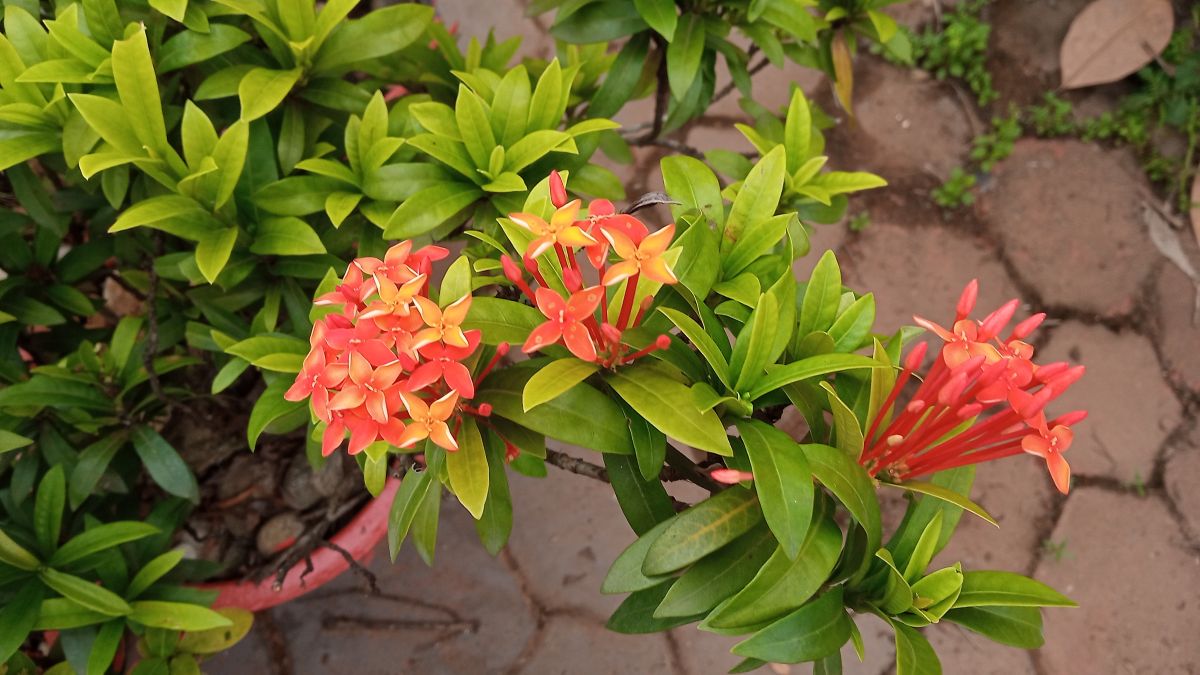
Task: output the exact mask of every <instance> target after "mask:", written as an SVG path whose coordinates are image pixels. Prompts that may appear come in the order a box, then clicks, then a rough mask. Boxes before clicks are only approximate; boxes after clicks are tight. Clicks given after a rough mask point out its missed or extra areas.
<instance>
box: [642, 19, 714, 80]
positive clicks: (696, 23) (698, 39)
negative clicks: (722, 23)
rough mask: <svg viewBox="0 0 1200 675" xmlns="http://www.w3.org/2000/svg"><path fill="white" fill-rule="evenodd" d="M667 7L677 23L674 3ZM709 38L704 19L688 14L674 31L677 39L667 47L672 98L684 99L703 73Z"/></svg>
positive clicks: (671, 39) (674, 37) (668, 76)
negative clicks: (706, 42) (703, 58)
mask: <svg viewBox="0 0 1200 675" xmlns="http://www.w3.org/2000/svg"><path fill="white" fill-rule="evenodd" d="M667 4H668V5H670V6H671V7H670V10H669V11H670V13H671V15H672V19H674V14H675V7H674V4H675V3H673V2H669V3H667ZM647 23H649V21H647ZM707 37H708V31H707V30H706V28H705V20H704V16H703V15H702V14H699V13H693V12H687V13H685V14H684V15H683V20H682V21H681V22H680V24H679V26H678V28H677V29H676V30H675V31H674V36H673V37H671V38H668V39H670V41H671V43H670V44H669V45H667V82H668V83H669V84H670V86H671V95H672V96H674V97H675V98H676V99H677V100H683V99H684V97H685V96H686V95H687V92H688V90H689V89H691V88H692V83H693V82H694V81H695V80H696V77H697V75H698V74H699V72H700V60H701V58H702V57H703V56H704V43H705V40H706V39H707Z"/></svg>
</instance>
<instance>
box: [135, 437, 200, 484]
mask: <svg viewBox="0 0 1200 675" xmlns="http://www.w3.org/2000/svg"><path fill="white" fill-rule="evenodd" d="M132 439H133V449H134V450H136V451H137V454H138V457H141V458H142V465H143V466H145V467H146V472H147V473H149V474H150V477H151V478H153V479H154V482H155V483H158V485H159V487H161V488H162V489H164V490H166V491H167V492H168V493H170V494H173V495H175V496H176V497H183V498H184V499H186V500H188V501H190V502H197V501H199V499H200V491H199V488H198V487H197V485H196V477H195V476H193V475H192V470H191V469H189V468H188V465H187V464H186V463H184V461H183V458H182V457H180V456H179V453H178V452H176V451H175V448H173V447H171V444H170V443H167V441H166V440H164V439H163V437H162V436H160V435H158V432H157V431H155V430H154V429H151V428H150V427H148V426H145V425H141V426H137V427H134V429H133V435H132Z"/></svg>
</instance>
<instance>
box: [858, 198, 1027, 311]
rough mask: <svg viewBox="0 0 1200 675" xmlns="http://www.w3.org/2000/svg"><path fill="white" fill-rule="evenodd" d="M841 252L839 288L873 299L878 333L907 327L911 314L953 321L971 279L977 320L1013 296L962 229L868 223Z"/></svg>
mask: <svg viewBox="0 0 1200 675" xmlns="http://www.w3.org/2000/svg"><path fill="white" fill-rule="evenodd" d="M843 251H844V253H843V255H842V256H841V257H839V261H840V262H841V265H842V277H843V283H845V284H846V285H847V286H849V287H850V288H853V289H855V290H857V291H861V292H866V291H871V292H873V293H874V294H875V310H876V311H875V327H876V330H878V331H880V332H884V333H890V332H892V331H895V330H896V329H897V328H899V327H900V326H901V325H909V324H912V315H913V314H919V315H921V316H924V317H926V318H928V319H930V320H933V321H937V322H939V323H945V322H947V321H951V320H953V319H954V306H955V303H957V302H958V296H959V294H960V293H962V289H963V286H965V285H966V284H967V282H968V281H970V280H971V279H973V278H978V279H979V304H978V306H977V308H976V316H977V317H982V316H984V315H985V314H986V313H987V312H990V311H992V310H993V309H995V308H996V307H999V306H1000V305H1001V304H1003V303H1004V302H1007V301H1008V300H1010V299H1012V298H1014V297H1017V295H1018V293H1017V291H1016V288H1015V287H1014V285H1013V283H1012V281H1011V280H1010V279H1009V278H1008V275H1007V274H1006V273H1005V271H1004V267H1003V266H1002V265H1001V264H1000V262H999V261H998V260H997V259H996V255H995V254H994V253H993V252H992V251H991V250H990V249H989V248H988V247H987V244H986V242H984V241H983V240H982V239H980V238H978V237H976V236H973V235H971V234H970V233H967V232H965V231H962V230H958V229H954V228H950V227H901V226H897V225H890V224H887V223H882V222H873V223H871V224H870V225H869V226H867V229H866V230H865V231H864V232H863V233H862V234H861V235H859V236H858V237H856V238H855V239H853V240H852V241H850V242H849V243H848V244H847V245H846V246H845V247H844V248H843Z"/></svg>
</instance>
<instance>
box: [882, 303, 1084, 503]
mask: <svg viewBox="0 0 1200 675" xmlns="http://www.w3.org/2000/svg"><path fill="white" fill-rule="evenodd" d="M978 293H979V284H978V282H977V281H974V280H973V281H971V283H969V284H967V286H966V288H965V289H963V292H962V296H961V297H960V298H959V301H958V307H957V316H956V317H955V320H954V325H953V327H952V328H951V329H950V330H947V329H946V328H943V327H942V326H939V325H938V324H936V323H933V322H932V321H928V320H926V319H923V318H921V317H913V319H914V320H915V321H916V322H917V323H918V324H919V325H920V326H922V327H924V328H926V329H928V330H929V331H931V332H933V333H934V334H935V335H937V336H938V337H939V338H941V339H942V341H943V343H944V344H943V345H942V349H941V353H940V354H939V355H938V358H937V359H936V360H935V361H934V363H933V365H932V366H931V367H930V369H929V372H928V373H926V374H925V376H924V378H923V380H922V382H921V385H920V387H918V388H917V391H916V393H915V394H913V396H912V398H911V399H910V400H909V402H908V403H907V404H906V405H904V406H903V407H901V408H899V409H898V410H897V414H896V415H895V417H894V418H893V419H892V420H891V421H890V423H888V422H886V421H885V419H884V418H885V415H886V412H882V411H889V410H891V408H892V406H893V405H894V404H895V403H896V400H897V398H899V396H900V393H901V391H902V390H903V388H904V385H905V384H906V383H907V382H908V380H909V378H910V377H912V375H913V373H914V371H916V369H917V368H919V367H920V365H921V363H922V362H923V361H924V359H925V353H926V350H927V343H924V342H922V343H921V344H919V345H917V346H916V348H914V349H913V350H912V352H910V353H909V354H908V356H907V357H906V358H905V360H904V367H903V369H902V370H901V372H900V376H899V377H898V378H897V380H896V385H895V387H893V388H892V391H891V394H890V395H889V396H888V398H887V400H886V401H885V402H884V405H883V406H882V407H881V408H880V410H881V412H880V414H879V415H877V416H876V418H875V420H874V421H872V423H871V427H870V429H869V431H868V432H867V437H866V445H865V448H864V450H863V453H862V456H861V457H860V459H859V463H860V464H862V465H863V466H864V467H866V469H867V472H868V473H870V474H871V475H872V476H876V475H878V474H880V473H882V474H884V475H886V476H888V477H890V478H891V479H893V480H907V479H909V478H914V477H916V476H921V475H925V474H931V473H934V472H936V471H942V470H945V469H952V468H954V467H959V466H966V465H968V464H978V463H980V462H988V461H991V460H994V459H1001V458H1003V457H1009V456H1012V455H1016V454H1020V453H1022V452H1025V453H1029V454H1031V455H1036V456H1038V457H1041V458H1042V459H1044V460H1045V462H1046V466H1047V468H1048V469H1049V470H1050V476H1051V478H1053V479H1054V485H1055V486H1056V487H1057V488H1058V489H1059V491H1061V492H1062V493H1063V494H1066V492H1067V490H1068V489H1069V488H1070V485H1071V468H1070V467H1069V466H1068V465H1067V461H1066V460H1065V459H1064V458H1063V453H1064V452H1066V450H1067V448H1069V447H1070V446H1071V441H1072V438H1073V433H1072V431H1071V426H1072V425H1074V424H1078V423H1079V422H1081V421H1083V420H1084V419H1085V418H1086V417H1087V412H1086V411H1083V410H1077V411H1074V412H1069V413H1066V414H1064V415H1060V416H1059V417H1057V418H1054V419H1052V420H1049V421H1047V419H1046V414H1045V412H1044V410H1045V408H1046V404H1048V403H1050V401H1052V400H1054V399H1055V398H1058V397H1059V396H1060V395H1061V394H1062V393H1063V392H1064V391H1066V390H1067V388H1068V387H1070V386H1071V385H1072V384H1073V383H1074V382H1075V381H1077V380H1078V379H1079V378H1080V377H1082V376H1083V373H1084V368H1083V366H1074V367H1072V366H1071V365H1070V364H1068V363H1066V362H1056V363H1049V364H1045V365H1038V364H1036V363H1034V362H1033V347H1032V346H1030V345H1029V344H1028V343H1026V342H1025V341H1024V339H1025V338H1026V337H1028V336H1029V334H1030V333H1032V332H1033V331H1034V329H1036V328H1037V327H1038V326H1039V325H1040V324H1041V323H1042V320H1043V319H1045V318H1046V315H1045V314H1035V315H1033V316H1031V317H1029V318H1028V319H1025V320H1024V321H1021V322H1019V323H1018V324H1017V325H1016V326H1015V327H1014V328H1013V330H1012V332H1011V333H1009V334H1008V336H1007V337H1005V338H1003V339H1001V338H1000V333H1001V331H1003V330H1004V328H1005V326H1007V325H1008V323H1009V322H1010V321H1011V320H1012V317H1013V314H1014V313H1015V312H1016V310H1017V306H1018V305H1019V304H1020V303H1019V302H1018V301H1017V300H1011V301H1009V302H1008V303H1006V304H1004V305H1003V306H1002V307H1000V308H999V309H997V310H996V311H994V312H992V313H991V314H989V315H987V316H986V317H985V318H984V319H983V320H982V321H974V320H971V319H968V318H967V316H968V315H969V314H970V313H971V310H972V309H973V308H974V306H975V299H976V297H977V296H978ZM989 411H990V412H991V415H990V416H988V417H986V419H985V418H981V417H980V416H981V414H982V413H984V412H989ZM968 421H973V423H972V424H970V426H968V427H966V428H965V429H963V428H962V426H963V425H964V424H965V423H967V422H968ZM885 425H886V426H885ZM881 427H884V428H882V429H881Z"/></svg>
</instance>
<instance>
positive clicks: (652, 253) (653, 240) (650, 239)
mask: <svg viewBox="0 0 1200 675" xmlns="http://www.w3.org/2000/svg"><path fill="white" fill-rule="evenodd" d="M673 238H675V224H674V223H671V224H670V225H667V226H665V227H663V228H662V229H661V230H658V231H657V232H655V233H653V234H649V235H647V236H646V238H645V239H643V240H642V243H641V244H640V245H639V246H638V252H639V253H641V254H642V255H644V256H646V257H658V256H660V255H662V254H663V253H666V251H667V247H668V246H670V245H671V240H672V239H673Z"/></svg>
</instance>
